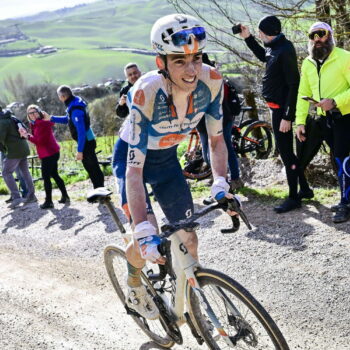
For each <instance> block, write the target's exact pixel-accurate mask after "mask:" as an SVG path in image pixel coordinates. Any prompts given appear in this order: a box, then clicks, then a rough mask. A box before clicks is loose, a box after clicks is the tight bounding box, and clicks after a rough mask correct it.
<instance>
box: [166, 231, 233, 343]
mask: <svg viewBox="0 0 350 350" xmlns="http://www.w3.org/2000/svg"><path fill="white" fill-rule="evenodd" d="M169 239H170V241H171V250H172V254H174V257H175V259H174V261H176V262H177V264H178V266H176V265H175V266H174V268H175V273H176V274H177V279H176V282H177V283H176V284H177V287H178V283H179V284H180V285H179V286H181V288H176V295H175V311H176V314H177V315H182V314H183V305H184V303H183V298H184V292H185V283H184V278H186V279H187V283H188V284H189V285H190V286H191V288H192V289H193V291H194V292H195V294H196V296H197V298H198V300H199V302H200V304H201V306H202V307H203V309H204V310H205V312H206V313H207V315H208V317H209V319H210V321H211V322H212V324H213V325H214V327H215V328H216V330H217V331H218V333H219V335H220V336H221V337H222V338H223V340H224V341H225V343H226V344H227V345H228V346H230V347H234V346H235V344H234V343H233V342H232V341H231V339H230V337H229V335H228V334H227V333H226V332H225V330H224V328H223V326H222V324H221V322H220V320H219V319H218V318H217V317H216V315H215V313H214V311H213V309H212V307H211V306H210V304H209V302H208V300H207V298H206V296H205V293H204V290H203V289H202V288H201V287H200V285H199V283H198V281H197V278H196V276H195V271H196V268H197V267H199V266H200V265H199V263H198V262H197V261H196V260H194V259H193V257H192V256H191V255H190V254H189V252H188V250H187V249H186V247H185V246H184V244H183V243H182V241H181V239H180V237H179V236H178V235H177V234H173V235H172V236H171V237H169ZM181 279H182V281H183V283H181V281H178V280H181ZM236 311H237V310H236ZM237 312H238V311H237Z"/></svg>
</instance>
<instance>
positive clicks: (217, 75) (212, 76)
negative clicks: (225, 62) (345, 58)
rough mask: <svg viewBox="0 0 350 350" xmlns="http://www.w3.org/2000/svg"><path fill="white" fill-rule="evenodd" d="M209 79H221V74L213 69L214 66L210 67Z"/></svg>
mask: <svg viewBox="0 0 350 350" xmlns="http://www.w3.org/2000/svg"><path fill="white" fill-rule="evenodd" d="M209 76H210V79H213V80H219V79H222V76H221V74H220V73H219V72H218V71H217V70H216V69H215V68H210V75H209Z"/></svg>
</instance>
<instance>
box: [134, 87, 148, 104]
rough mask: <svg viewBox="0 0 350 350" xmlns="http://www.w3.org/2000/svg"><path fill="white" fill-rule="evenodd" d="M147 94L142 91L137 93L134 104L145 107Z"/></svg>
mask: <svg viewBox="0 0 350 350" xmlns="http://www.w3.org/2000/svg"><path fill="white" fill-rule="evenodd" d="M145 101H146V98H145V93H144V91H143V90H142V89H139V90H137V91H136V92H135V96H134V100H133V102H134V103H135V104H137V105H139V106H144V105H145Z"/></svg>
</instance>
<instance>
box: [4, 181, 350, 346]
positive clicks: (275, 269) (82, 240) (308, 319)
mask: <svg viewBox="0 0 350 350" xmlns="http://www.w3.org/2000/svg"><path fill="white" fill-rule="evenodd" d="M87 186H88V184H87V183H84V184H81V185H75V186H73V187H71V188H70V193H71V196H72V199H73V200H72V203H71V205H69V206H68V205H66V206H64V205H59V204H57V202H56V204H55V208H54V209H52V210H41V209H40V208H38V205H37V204H30V205H29V206H28V207H27V208H26V209H24V210H21V209H16V210H10V209H8V208H7V206H6V205H5V203H4V200H5V199H6V198H5V197H4V196H0V219H1V223H0V349H1V350H20V349H21V350H22V349H23V350H39V349H40V350H41V349H42V350H47V349H50V350H53V349H55V350H56V349H57V350H58V349H60V350H61V349H74V350H80V349H81V350H83V349H84V350H90V349H91V350H92V349H96V350H107V349H113V350H127V349H136V350H138V349H140V350H146V349H157V348H159V347H157V346H155V345H154V344H152V343H150V341H149V339H148V338H147V336H145V335H144V334H143V333H142V332H141V331H139V330H138V329H137V328H136V327H135V325H134V323H133V321H132V319H131V318H130V317H128V316H126V314H125V311H124V310H123V307H122V306H121V304H120V302H119V301H118V299H117V298H116V295H115V293H114V290H113V288H112V286H111V285H110V283H109V280H108V277H107V274H106V271H105V268H104V264H103V255H102V252H103V248H104V247H105V246H106V245H107V244H109V243H117V244H120V245H122V241H121V239H120V238H119V237H120V236H119V233H118V231H116V229H115V225H114V223H113V221H112V220H111V218H110V217H109V215H108V211H107V210H106V209H105V208H104V207H102V206H101V205H100V206H97V205H91V204H88V203H86V202H85V201H84V193H85V192H86V190H87V188H88V187H87ZM110 187H111V188H112V187H113V184H110ZM55 194H56V196H57V193H56V192H55ZM40 199H41V200H42V198H40ZM243 200H244V204H245V210H246V212H247V213H248V215H249V217H250V220H251V222H252V224H253V230H252V231H248V230H247V229H246V228H245V227H244V226H243V225H242V227H241V229H240V230H239V232H237V233H235V234H231V235H223V234H221V233H220V231H219V229H220V227H221V228H222V227H227V226H228V225H229V223H230V221H229V220H230V219H229V218H228V217H227V215H226V214H223V213H220V212H218V211H215V212H213V213H211V214H209V215H208V216H207V217H205V218H204V219H203V220H201V223H202V227H201V229H200V231H199V239H200V259H201V262H202V264H203V265H205V266H207V267H211V268H215V269H217V270H221V271H224V272H225V273H227V274H228V275H230V276H232V277H234V278H235V279H236V280H237V281H239V282H240V283H241V284H243V285H244V286H245V287H246V288H247V289H248V290H249V291H250V292H251V293H252V294H253V295H254V296H255V297H256V298H257V299H258V300H259V301H260V302H261V303H262V304H263V305H264V307H265V308H266V309H267V310H268V311H269V313H270V314H271V316H272V317H273V318H274V320H275V321H276V323H277V324H278V326H279V327H280V329H281V330H282V333H283V334H284V336H285V338H286V339H287V341H288V344H289V346H290V348H291V349H302V350H323V349H324V350H326V349H327V350H345V349H350V346H349V344H350V326H349V325H350V276H349V270H350V263H349V262H350V226H349V223H345V224H340V225H337V226H335V225H334V224H332V223H331V221H330V212H329V208H327V207H324V206H322V205H320V204H319V203H318V202H317V201H313V202H309V203H308V205H306V206H303V208H302V209H300V210H296V211H295V212H293V213H290V214H288V215H275V214H274V213H273V211H272V209H271V207H270V206H267V205H266V204H262V203H259V202H257V201H252V200H249V199H248V198H243ZM198 203H200V201H198ZM155 207H156V212H157V214H159V215H161V214H160V213H159V209H158V207H157V205H156V204H155ZM197 207H198V205H197ZM182 330H183V332H184V344H183V345H181V346H180V345H177V346H175V347H174V349H205V348H206V346H205V345H203V346H202V347H200V346H198V345H197V343H196V342H195V341H194V340H193V338H192V336H191V334H190V333H189V331H188V329H187V327H186V326H184V327H183V328H182Z"/></svg>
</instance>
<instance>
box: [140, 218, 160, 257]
mask: <svg viewBox="0 0 350 350" xmlns="http://www.w3.org/2000/svg"><path fill="white" fill-rule="evenodd" d="M134 237H135V238H136V239H137V241H138V242H139V247H140V254H141V257H142V259H145V260H150V261H152V262H155V261H156V260H157V259H159V258H160V257H161V255H160V253H159V251H158V245H159V244H160V243H161V240H160V237H159V236H158V235H157V231H156V229H155V227H154V226H153V225H152V224H151V223H150V222H149V221H143V222H140V223H139V224H137V225H136V226H135V229H134Z"/></svg>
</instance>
